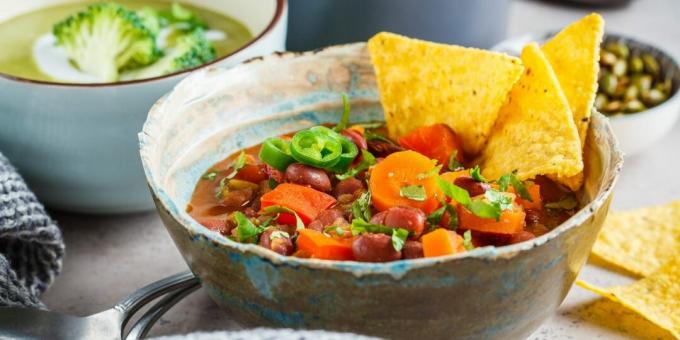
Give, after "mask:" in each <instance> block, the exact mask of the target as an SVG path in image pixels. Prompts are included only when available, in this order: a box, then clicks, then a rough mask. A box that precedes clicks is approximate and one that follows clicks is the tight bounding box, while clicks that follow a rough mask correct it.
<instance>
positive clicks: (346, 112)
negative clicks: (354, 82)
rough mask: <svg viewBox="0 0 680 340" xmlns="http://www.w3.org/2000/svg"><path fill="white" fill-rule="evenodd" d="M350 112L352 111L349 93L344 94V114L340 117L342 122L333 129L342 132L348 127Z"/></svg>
mask: <svg viewBox="0 0 680 340" xmlns="http://www.w3.org/2000/svg"><path fill="white" fill-rule="evenodd" d="M349 112H350V107H349V98H348V97H347V93H343V94H342V116H341V117H340V122H339V123H338V125H336V126H335V127H334V128H333V130H335V132H340V131H342V130H344V129H346V128H347V124H349Z"/></svg>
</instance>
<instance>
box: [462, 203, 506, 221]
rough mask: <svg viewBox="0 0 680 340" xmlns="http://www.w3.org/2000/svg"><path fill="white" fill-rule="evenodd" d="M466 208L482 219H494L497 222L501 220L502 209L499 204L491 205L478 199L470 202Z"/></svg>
mask: <svg viewBox="0 0 680 340" xmlns="http://www.w3.org/2000/svg"><path fill="white" fill-rule="evenodd" d="M466 208H468V209H469V210H470V211H471V212H472V213H473V214H475V215H476V216H478V217H481V218H493V219H495V220H496V221H498V220H499V219H500V218H501V207H500V205H499V204H490V203H487V202H484V201H482V200H479V199H478V200H474V201H472V202H470V204H468V205H467V207H466Z"/></svg>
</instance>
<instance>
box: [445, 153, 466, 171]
mask: <svg viewBox="0 0 680 340" xmlns="http://www.w3.org/2000/svg"><path fill="white" fill-rule="evenodd" d="M448 166H449V170H451V171H458V170H463V169H465V167H464V166H463V164H461V163H460V162H459V161H458V150H454V151H453V153H452V154H451V157H449V164H448Z"/></svg>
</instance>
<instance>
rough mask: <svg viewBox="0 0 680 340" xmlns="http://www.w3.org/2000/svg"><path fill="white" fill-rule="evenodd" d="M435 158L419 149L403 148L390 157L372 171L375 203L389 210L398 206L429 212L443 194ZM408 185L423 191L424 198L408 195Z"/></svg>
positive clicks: (376, 206)
mask: <svg viewBox="0 0 680 340" xmlns="http://www.w3.org/2000/svg"><path fill="white" fill-rule="evenodd" d="M434 168H435V164H434V161H433V160H431V159H429V158H427V157H425V156H423V155H422V154H420V153H417V152H415V151H400V152H395V153H393V154H391V155H389V156H387V157H386V158H385V159H384V160H382V161H381V162H380V163H378V164H377V165H376V166H375V167H374V168H373V170H372V171H371V178H370V180H369V187H370V189H371V197H372V200H373V206H375V208H376V209H378V210H381V211H382V210H385V209H388V208H390V207H395V206H399V205H402V206H409V207H413V208H418V209H421V210H423V211H425V213H431V212H432V211H434V210H436V209H437V206H438V205H439V202H438V201H437V197H441V194H440V192H439V188H438V187H437V182H436V178H437V176H436V174H429V172H432V171H433V169H434ZM405 187H411V188H414V187H416V188H417V189H418V190H423V191H424V195H423V197H414V196H411V197H409V195H405V191H404V188H405Z"/></svg>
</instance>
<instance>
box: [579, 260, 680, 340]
mask: <svg viewBox="0 0 680 340" xmlns="http://www.w3.org/2000/svg"><path fill="white" fill-rule="evenodd" d="M675 255H676V256H677V255H678V253H677V252H676V253H675ZM576 284H578V285H579V286H581V287H583V288H585V289H588V290H590V291H592V292H595V293H597V294H600V295H602V296H604V297H606V298H608V299H610V300H612V301H615V302H618V303H620V304H622V305H624V306H626V307H627V308H630V309H632V310H634V311H635V312H637V313H639V314H640V315H642V316H644V317H645V318H647V320H649V321H651V322H653V323H655V324H657V325H659V326H660V327H661V328H664V329H666V330H668V331H670V332H671V334H673V336H675V337H677V338H680V259H677V258H675V259H672V260H671V261H669V262H668V263H666V264H665V265H663V266H662V267H661V268H659V270H657V271H656V272H654V273H652V274H651V275H650V276H648V277H646V278H644V279H641V280H639V281H637V282H635V283H633V284H631V285H628V286H614V287H609V288H600V287H596V286H593V285H591V284H589V283H587V282H584V281H580V280H579V281H577V282H576Z"/></svg>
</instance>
